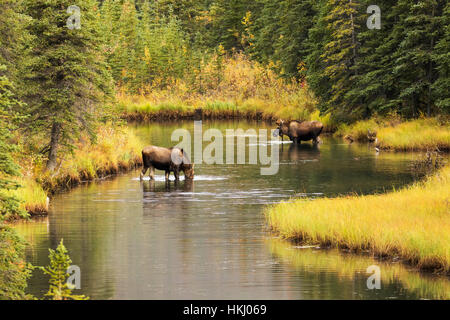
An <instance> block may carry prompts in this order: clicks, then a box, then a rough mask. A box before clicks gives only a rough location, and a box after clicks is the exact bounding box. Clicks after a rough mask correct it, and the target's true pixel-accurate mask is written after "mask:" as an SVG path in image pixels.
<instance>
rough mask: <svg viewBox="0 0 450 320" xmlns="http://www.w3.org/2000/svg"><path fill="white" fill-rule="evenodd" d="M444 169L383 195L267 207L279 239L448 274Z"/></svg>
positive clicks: (448, 184)
mask: <svg viewBox="0 0 450 320" xmlns="http://www.w3.org/2000/svg"><path fill="white" fill-rule="evenodd" d="M449 190H450V166H447V167H445V168H443V169H442V170H441V171H439V173H437V174H435V175H434V176H432V177H430V178H428V180H427V181H425V182H420V183H416V184H414V185H412V186H409V187H406V188H404V189H402V190H399V191H393V192H391V193H387V194H383V195H369V196H347V197H344V196H343V197H338V198H334V199H330V198H324V199H318V200H296V201H295V202H293V203H280V204H278V205H275V206H271V207H269V208H268V209H267V210H266V211H265V216H266V220H267V223H268V224H269V226H270V227H271V228H272V229H273V230H274V231H275V232H277V233H278V234H280V236H282V237H283V238H285V239H291V240H296V241H301V242H307V243H314V244H323V245H332V246H335V247H339V248H348V249H351V250H355V251H361V250H369V251H370V252H372V253H373V254H376V255H381V256H390V257H393V256H399V257H401V258H402V259H404V260H406V261H407V262H409V263H411V264H412V265H415V266H417V267H418V268H420V269H433V270H438V271H442V272H444V273H450V219H449V213H450V209H449V208H450V207H449V206H450V204H449V203H450V202H449V201H450V193H449Z"/></svg>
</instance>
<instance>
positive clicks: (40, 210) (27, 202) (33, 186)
mask: <svg viewBox="0 0 450 320" xmlns="http://www.w3.org/2000/svg"><path fill="white" fill-rule="evenodd" d="M18 182H19V184H20V185H21V187H20V188H19V189H17V190H15V191H13V192H14V193H15V194H16V195H17V197H18V198H19V199H21V200H22V204H21V205H22V207H23V209H25V210H26V211H27V212H28V213H30V214H31V215H40V214H45V213H47V212H48V204H49V200H48V197H47V192H45V191H44V189H43V188H42V186H41V185H39V184H38V183H37V182H36V181H35V179H33V178H32V177H23V178H21V179H19V181H18Z"/></svg>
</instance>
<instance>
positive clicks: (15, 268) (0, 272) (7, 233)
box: [0, 222, 32, 300]
mask: <svg viewBox="0 0 450 320" xmlns="http://www.w3.org/2000/svg"><path fill="white" fill-rule="evenodd" d="M24 257H25V243H24V241H23V240H22V239H21V238H20V237H19V236H18V235H17V233H16V232H15V231H14V229H12V228H10V227H8V226H6V225H4V224H3V223H2V222H0V300H23V299H32V297H31V296H30V295H27V294H26V293H25V289H26V288H27V280H28V279H29V278H30V276H31V270H32V267H31V266H30V265H27V264H26V263H25V260H24Z"/></svg>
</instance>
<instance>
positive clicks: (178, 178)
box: [173, 169, 180, 181]
mask: <svg viewBox="0 0 450 320" xmlns="http://www.w3.org/2000/svg"><path fill="white" fill-rule="evenodd" d="M173 174H174V175H175V181H180V170H179V169H175V170H174V171H173Z"/></svg>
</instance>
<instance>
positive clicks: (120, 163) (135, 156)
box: [14, 125, 143, 215]
mask: <svg viewBox="0 0 450 320" xmlns="http://www.w3.org/2000/svg"><path fill="white" fill-rule="evenodd" d="M142 147H143V145H142V143H141V141H140V140H139V139H138V137H137V136H135V135H134V133H133V132H132V131H131V130H129V129H128V128H123V127H113V126H111V125H106V126H104V127H101V128H99V129H98V132H97V141H96V142H95V143H92V142H90V141H89V139H87V138H85V139H82V140H81V141H79V142H78V143H77V144H76V148H75V150H74V153H73V154H70V153H67V154H66V155H65V156H64V155H62V154H61V155H60V161H59V164H58V166H57V169H56V170H55V172H52V173H49V172H46V171H45V170H44V165H45V161H41V160H39V159H34V158H32V157H22V159H21V161H20V162H21V166H22V174H23V178H21V179H19V181H18V182H19V183H20V184H21V185H22V187H21V188H19V189H18V190H16V191H14V193H15V194H16V195H17V197H18V198H19V199H20V200H21V201H22V202H23V204H22V205H23V207H24V208H25V209H26V210H27V211H28V212H29V213H30V214H32V215H33V214H44V213H46V212H47V211H48V200H47V197H48V196H49V195H50V194H52V193H54V192H56V191H59V190H62V189H69V188H71V187H73V186H75V185H78V184H79V183H81V182H83V181H91V180H95V179H97V178H102V177H105V176H107V175H111V174H115V173H119V172H121V171H126V170H129V169H132V168H134V167H135V166H138V165H140V164H141V162H142V158H141V150H142Z"/></svg>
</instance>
